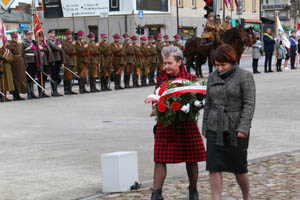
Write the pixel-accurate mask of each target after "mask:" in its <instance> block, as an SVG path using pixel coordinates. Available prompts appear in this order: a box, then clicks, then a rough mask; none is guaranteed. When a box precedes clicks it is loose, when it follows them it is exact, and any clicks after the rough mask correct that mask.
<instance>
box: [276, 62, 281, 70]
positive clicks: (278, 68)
mask: <svg viewBox="0 0 300 200" xmlns="http://www.w3.org/2000/svg"><path fill="white" fill-rule="evenodd" d="M281 63H282V59H277V65H276V67H277V71H281Z"/></svg>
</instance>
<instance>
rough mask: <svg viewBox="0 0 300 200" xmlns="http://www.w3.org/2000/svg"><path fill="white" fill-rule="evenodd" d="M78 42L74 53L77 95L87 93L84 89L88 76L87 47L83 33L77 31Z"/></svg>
mask: <svg viewBox="0 0 300 200" xmlns="http://www.w3.org/2000/svg"><path fill="white" fill-rule="evenodd" d="M77 36H78V40H76V42H75V51H76V59H77V71H78V73H79V77H80V78H79V93H80V94H84V93H89V91H87V90H86V88H85V82H86V81H85V80H86V76H87V74H88V65H89V48H88V47H89V46H88V44H87V43H86V42H85V41H84V40H83V38H84V32H83V31H78V33H77Z"/></svg>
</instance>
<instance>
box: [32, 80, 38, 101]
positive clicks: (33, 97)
mask: <svg viewBox="0 0 300 200" xmlns="http://www.w3.org/2000/svg"><path fill="white" fill-rule="evenodd" d="M30 87H31V97H32V99H38V97H37V96H35V94H34V86H33V83H32V82H31V85H30ZM38 88H39V87H38Z"/></svg>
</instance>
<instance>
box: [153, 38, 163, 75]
mask: <svg viewBox="0 0 300 200" xmlns="http://www.w3.org/2000/svg"><path fill="white" fill-rule="evenodd" d="M161 40H162V34H160V33H159V34H157V35H156V43H155V45H156V50H157V57H158V64H157V70H156V75H157V76H158V75H159V74H160V73H161V72H162V71H163V68H164V63H163V62H164V61H163V57H162V55H161V51H162V49H163V44H162V42H161Z"/></svg>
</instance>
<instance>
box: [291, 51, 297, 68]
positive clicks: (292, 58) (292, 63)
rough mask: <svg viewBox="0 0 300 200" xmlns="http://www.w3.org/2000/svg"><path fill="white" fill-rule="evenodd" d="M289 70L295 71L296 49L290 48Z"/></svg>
mask: <svg viewBox="0 0 300 200" xmlns="http://www.w3.org/2000/svg"><path fill="white" fill-rule="evenodd" d="M290 53H291V69H295V61H296V47H291V51H290Z"/></svg>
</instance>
